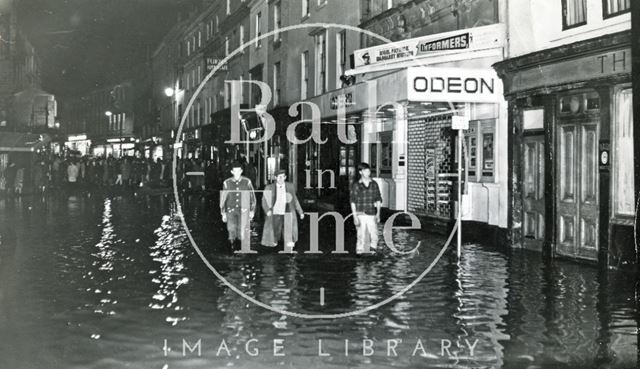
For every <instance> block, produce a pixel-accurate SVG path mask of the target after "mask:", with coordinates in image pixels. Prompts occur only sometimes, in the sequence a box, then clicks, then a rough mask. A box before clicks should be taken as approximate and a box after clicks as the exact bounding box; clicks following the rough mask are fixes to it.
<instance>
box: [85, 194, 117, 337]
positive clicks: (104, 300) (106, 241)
mask: <svg viewBox="0 0 640 369" xmlns="http://www.w3.org/2000/svg"><path fill="white" fill-rule="evenodd" d="M112 216H113V215H112V208H111V200H109V199H105V201H104V209H103V211H102V222H101V228H102V234H101V237H100V241H99V242H98V243H97V244H96V245H95V247H96V249H97V252H94V253H91V255H92V256H93V257H94V258H95V260H94V261H93V262H92V263H91V265H92V266H93V267H94V268H93V270H90V271H88V272H87V273H85V274H84V275H83V276H82V278H83V279H88V280H92V281H99V280H100V279H102V278H100V277H101V276H103V275H104V278H103V280H102V281H101V282H93V284H92V286H91V287H90V288H86V291H87V292H93V294H94V295H101V296H99V297H98V298H99V300H98V303H97V304H96V305H95V306H94V305H91V304H86V305H85V307H89V308H91V307H92V308H93V312H94V313H96V314H101V315H115V314H116V312H115V311H114V310H112V309H113V305H116V304H117V303H118V301H117V300H116V299H114V298H113V297H112V296H111V290H110V289H108V287H109V284H110V283H111V282H113V281H114V278H115V277H114V276H113V275H112V273H113V270H114V261H115V260H116V254H117V253H116V251H115V250H114V249H113V245H114V243H116V242H118V239H117V235H116V233H115V230H114V226H113V223H111V218H112ZM117 279H121V277H118V278H117ZM100 287H102V288H100ZM97 336H98V337H99V335H97Z"/></svg>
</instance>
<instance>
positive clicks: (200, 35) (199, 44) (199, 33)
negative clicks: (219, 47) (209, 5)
mask: <svg viewBox="0 0 640 369" xmlns="http://www.w3.org/2000/svg"><path fill="white" fill-rule="evenodd" d="M201 47H202V31H198V48H201Z"/></svg>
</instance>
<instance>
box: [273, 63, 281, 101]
mask: <svg viewBox="0 0 640 369" xmlns="http://www.w3.org/2000/svg"><path fill="white" fill-rule="evenodd" d="M273 88H274V94H273V106H278V104H279V103H280V62H277V63H275V64H274V65H273Z"/></svg>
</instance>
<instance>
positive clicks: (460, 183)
mask: <svg viewBox="0 0 640 369" xmlns="http://www.w3.org/2000/svg"><path fill="white" fill-rule="evenodd" d="M457 236H458V260H460V258H461V257H462V129H459V130H458V234H457Z"/></svg>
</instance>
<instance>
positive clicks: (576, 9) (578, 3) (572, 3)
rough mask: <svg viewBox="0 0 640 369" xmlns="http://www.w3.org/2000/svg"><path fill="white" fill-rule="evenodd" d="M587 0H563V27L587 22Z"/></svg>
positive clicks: (567, 27) (571, 26) (576, 25)
mask: <svg viewBox="0 0 640 369" xmlns="http://www.w3.org/2000/svg"><path fill="white" fill-rule="evenodd" d="M586 3H587V0H562V29H569V28H573V27H578V26H582V25H584V24H587V4H586Z"/></svg>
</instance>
